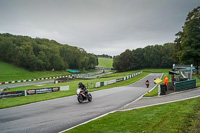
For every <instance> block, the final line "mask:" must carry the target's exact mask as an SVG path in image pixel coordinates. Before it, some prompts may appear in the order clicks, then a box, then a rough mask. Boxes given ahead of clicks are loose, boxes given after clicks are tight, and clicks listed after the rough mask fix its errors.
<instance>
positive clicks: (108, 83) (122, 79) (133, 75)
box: [95, 71, 142, 88]
mask: <svg viewBox="0 0 200 133" xmlns="http://www.w3.org/2000/svg"><path fill="white" fill-rule="evenodd" d="M141 73H142V71H141V72H138V73H135V74H132V75H128V76H126V77H123V78H119V79H114V80H109V81H104V82H97V83H96V85H95V87H96V88H98V87H102V86H106V85H110V84H114V83H116V82H121V81H125V80H128V79H130V78H133V77H135V76H137V75H139V74H141Z"/></svg>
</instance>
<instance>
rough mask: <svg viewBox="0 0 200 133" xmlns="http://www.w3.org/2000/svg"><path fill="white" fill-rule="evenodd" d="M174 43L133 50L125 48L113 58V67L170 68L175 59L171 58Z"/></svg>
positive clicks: (129, 68) (126, 69)
mask: <svg viewBox="0 0 200 133" xmlns="http://www.w3.org/2000/svg"><path fill="white" fill-rule="evenodd" d="M173 49H174V44H173V43H166V44H164V45H163V46H162V45H152V46H146V47H145V48H137V49H135V50H129V49H127V50H126V51H125V52H123V53H121V54H120V55H118V56H115V57H114V59H113V68H114V69H115V70H118V71H129V70H135V69H142V68H171V67H172V64H173V63H176V61H175V60H174V59H173V58H171V57H172V54H173Z"/></svg>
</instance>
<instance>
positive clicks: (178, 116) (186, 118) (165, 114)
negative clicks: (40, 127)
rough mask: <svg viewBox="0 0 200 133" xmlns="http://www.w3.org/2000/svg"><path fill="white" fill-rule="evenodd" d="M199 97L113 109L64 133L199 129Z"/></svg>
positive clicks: (150, 132)
mask: <svg viewBox="0 0 200 133" xmlns="http://www.w3.org/2000/svg"><path fill="white" fill-rule="evenodd" d="M199 114H200V98H195V99H190V100H185V101H180V102H175V103H168V104H164V105H157V106H152V107H147V108H142V109H136V110H131V111H125V112H116V113H112V114H109V115H107V116H105V117H102V118H100V119H97V120H94V121H92V122H89V123H87V124H84V125H82V126H79V127H76V128H74V129H72V130H69V131H67V133H77V132H82V133H86V132H87V133H93V132H95V133H105V132H106V133H179V132H180V133H181V132H188V133H194V131H196V132H199V131H200V128H199V127H198V126H199V124H200V121H199V120H198V118H199V117H198V116H200V115H199Z"/></svg>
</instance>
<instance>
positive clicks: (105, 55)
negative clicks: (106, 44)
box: [97, 54, 112, 58]
mask: <svg viewBox="0 0 200 133" xmlns="http://www.w3.org/2000/svg"><path fill="white" fill-rule="evenodd" d="M97 57H102V58H112V56H110V55H107V54H102V55H97Z"/></svg>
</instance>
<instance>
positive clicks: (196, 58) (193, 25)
mask: <svg viewBox="0 0 200 133" xmlns="http://www.w3.org/2000/svg"><path fill="white" fill-rule="evenodd" d="M176 36H177V38H176V39H175V45H176V46H175V51H176V53H175V54H174V58H175V59H177V60H179V61H181V63H182V64H189V63H190V64H194V65H196V66H197V69H198V65H199V63H200V49H199V47H200V41H199V40H200V6H199V7H197V8H195V9H193V11H192V12H189V13H188V15H187V18H186V22H185V24H184V26H183V31H179V32H178V33H177V34H176Z"/></svg>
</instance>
